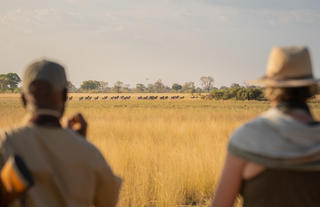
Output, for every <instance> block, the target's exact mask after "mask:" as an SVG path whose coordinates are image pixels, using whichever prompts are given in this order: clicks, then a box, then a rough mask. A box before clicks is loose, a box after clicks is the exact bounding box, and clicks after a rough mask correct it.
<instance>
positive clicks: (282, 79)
mask: <svg viewBox="0 0 320 207" xmlns="http://www.w3.org/2000/svg"><path fill="white" fill-rule="evenodd" d="M266 79H269V80H274V81H290V80H298V81H299V80H308V79H314V77H313V75H312V74H311V75H307V76H301V77H284V78H276V77H266Z"/></svg>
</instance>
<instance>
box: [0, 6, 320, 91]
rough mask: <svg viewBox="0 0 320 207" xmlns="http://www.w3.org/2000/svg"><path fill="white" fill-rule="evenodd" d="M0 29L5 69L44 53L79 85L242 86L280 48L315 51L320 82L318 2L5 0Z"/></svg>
mask: <svg viewBox="0 0 320 207" xmlns="http://www.w3.org/2000/svg"><path fill="white" fill-rule="evenodd" d="M0 28H1V29H0V45H1V47H0V62H1V65H0V73H6V72H11V71H13V72H17V73H18V74H19V75H21V74H22V71H23V69H24V67H25V66H26V65H27V64H28V63H29V62H30V61H32V60H33V59H36V58H40V57H47V58H50V59H53V60H57V61H59V62H61V63H62V64H64V65H65V66H66V68H67V70H68V75H69V79H70V80H71V81H72V82H74V83H75V84H76V85H79V84H80V83H81V81H83V80H89V79H93V80H103V81H107V82H109V83H110V85H112V84H113V83H114V82H116V81H117V80H121V81H123V82H125V83H129V84H130V85H131V86H134V85H135V84H136V83H138V82H141V83H146V84H147V83H150V82H154V81H156V80H158V79H162V80H163V81H164V82H165V83H166V84H172V83H173V82H178V83H183V82H185V81H195V82H196V83H197V82H198V80H199V77H200V76H204V75H210V76H212V77H214V78H215V85H216V86H221V85H229V84H231V83H233V82H237V83H243V82H245V81H246V80H250V79H255V78H257V77H260V76H262V75H263V73H264V69H265V65H266V62H267V58H268V54H269V51H270V49H271V48H272V46H274V45H280V46H286V45H307V46H309V48H310V50H311V53H312V59H313V66H314V71H315V74H316V76H318V77H320V68H319V67H320V40H319V38H320V1H319V0H282V1H280V0H268V1H265V0H116V1H111V0H54V1H53V0H50V1H49V0H28V1H25V0H10V1H9V0H7V1H5V2H2V5H1V7H0Z"/></svg>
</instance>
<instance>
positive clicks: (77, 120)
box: [68, 113, 88, 137]
mask: <svg viewBox="0 0 320 207" xmlns="http://www.w3.org/2000/svg"><path fill="white" fill-rule="evenodd" d="M87 127H88V124H87V122H86V120H85V119H84V118H83V116H82V114H80V113H78V114H75V115H73V116H72V117H70V118H69V119H68V128H70V129H72V130H73V131H75V132H77V133H79V134H80V135H82V136H84V137H85V136H86V135H87Z"/></svg>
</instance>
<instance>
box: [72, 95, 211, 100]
mask: <svg viewBox="0 0 320 207" xmlns="http://www.w3.org/2000/svg"><path fill="white" fill-rule="evenodd" d="M134 98H136V99H138V100H168V99H170V100H178V99H185V98H186V97H185V96H138V97H132V96H102V97H100V96H80V97H77V100H79V101H91V100H94V101H98V100H130V99H134ZM190 98H191V99H197V98H201V99H206V98H207V96H191V97H190ZM68 100H69V101H72V100H76V99H75V97H73V96H69V97H68Z"/></svg>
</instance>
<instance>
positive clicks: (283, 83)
mask: <svg viewBox="0 0 320 207" xmlns="http://www.w3.org/2000/svg"><path fill="white" fill-rule="evenodd" d="M319 82H320V79H314V78H310V79H301V80H297V79H296V80H271V79H267V78H261V79H258V80H251V81H248V82H247V83H248V84H249V85H261V86H266V87H288V88H290V87H303V86H311V85H316V84H319Z"/></svg>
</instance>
